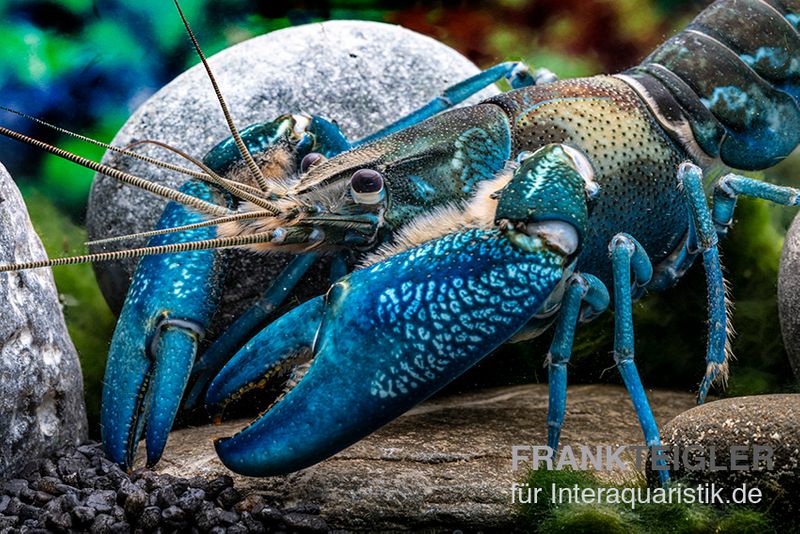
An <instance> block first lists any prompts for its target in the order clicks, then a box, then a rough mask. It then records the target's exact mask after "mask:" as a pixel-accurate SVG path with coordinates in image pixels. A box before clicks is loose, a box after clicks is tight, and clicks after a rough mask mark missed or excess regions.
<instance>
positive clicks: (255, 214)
mask: <svg viewBox="0 0 800 534" xmlns="http://www.w3.org/2000/svg"><path fill="white" fill-rule="evenodd" d="M271 214H272V213H271V212H268V211H248V212H244V213H236V214H234V215H228V216H227V217H218V218H216V219H209V220H207V221H203V222H198V223H193V224H185V225H182V226H173V227H172V228H161V229H160V230H150V231H148V232H138V233H135V234H124V235H118V236H114V237H104V238H102V239H95V240H93V241H87V242H86V243H84V244H85V245H86V246H94V245H107V244H109V243H116V242H119V241H129V240H133V239H142V238H145V237H154V236H157V235H166V234H174V233H177V232H186V231H188V230H196V229H197V228H205V227H207V226H217V225H220V224H224V223H230V222H235V221H241V220H245V219H259V218H261V217H269V216H270V215H271Z"/></svg>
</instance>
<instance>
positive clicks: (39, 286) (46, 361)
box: [0, 165, 86, 479]
mask: <svg viewBox="0 0 800 534" xmlns="http://www.w3.org/2000/svg"><path fill="white" fill-rule="evenodd" d="M45 257H46V254H45V251H44V248H43V247H42V243H41V241H39V237H38V236H37V235H36V233H35V232H34V231H33V227H32V226H31V222H30V219H29V218H28V212H27V211H26V209H25V204H24V203H23V201H22V197H21V196H20V194H19V191H18V190H17V187H16V185H15V184H14V182H13V180H12V179H11V176H9V174H8V172H7V171H6V169H5V167H3V166H2V165H0V263H4V264H5V263H19V262H25V261H30V260H34V259H36V260H38V259H42V258H45ZM0 303H2V305H3V311H2V314H0V317H2V320H0V479H3V478H5V477H6V476H12V475H13V474H14V472H15V470H16V469H18V468H21V467H22V466H23V465H24V464H25V463H26V462H28V461H29V460H31V459H32V458H33V457H35V456H36V455H38V454H40V453H43V452H46V451H52V450H53V449H55V448H58V447H60V446H63V445H68V444H78V443H80V442H82V441H83V440H84V439H85V438H86V413H85V409H84V404H83V379H82V377H81V369H80V365H79V363H78V355H77V353H76V352H75V347H74V346H73V345H72V341H71V340H70V338H69V335H68V334H67V327H66V325H65V324H64V316H63V314H62V313H61V306H60V304H59V302H58V294H57V293H56V287H55V284H54V283H53V275H52V273H51V271H50V269H36V270H30V271H21V272H17V273H0Z"/></svg>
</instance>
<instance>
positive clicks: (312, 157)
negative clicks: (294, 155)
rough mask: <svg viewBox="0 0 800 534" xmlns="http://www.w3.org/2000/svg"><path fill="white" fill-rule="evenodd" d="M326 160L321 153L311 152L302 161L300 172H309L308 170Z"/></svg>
mask: <svg viewBox="0 0 800 534" xmlns="http://www.w3.org/2000/svg"><path fill="white" fill-rule="evenodd" d="M324 159H325V156H323V155H322V154H320V153H319V152H309V153H308V154H306V155H305V156H303V159H301V160H300V172H303V173H305V172H308V169H310V168H311V167H313V166H314V165H316V164H317V163H320V162H321V161H322V160H324Z"/></svg>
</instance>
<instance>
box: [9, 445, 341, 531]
mask: <svg viewBox="0 0 800 534" xmlns="http://www.w3.org/2000/svg"><path fill="white" fill-rule="evenodd" d="M17 476H18V478H15V479H10V480H6V481H2V482H0V530H5V529H12V530H13V531H14V532H16V531H19V530H23V531H25V532H27V533H37V532H41V533H45V532H93V533H114V534H122V533H128V532H153V531H164V532H173V531H178V532H197V533H207V532H219V533H225V532H228V533H233V534H236V533H247V532H254V533H261V532H322V531H327V525H326V523H325V520H324V519H322V517H321V516H320V509H319V506H316V505H307V504H303V505H297V506H293V507H291V508H289V509H286V510H281V509H280V508H278V507H275V506H274V503H271V502H268V501H267V500H266V499H265V498H264V497H263V496H261V495H256V494H253V495H249V496H243V495H242V494H241V493H240V492H239V490H238V489H236V488H235V487H234V484H233V478H231V477H230V476H227V475H223V476H219V477H216V478H214V479H212V480H206V479H204V478H201V477H193V478H191V479H185V478H179V477H174V476H171V475H167V474H157V473H154V472H153V471H151V470H150V469H146V468H140V469H136V470H135V471H133V472H132V473H131V474H130V475H128V473H126V472H124V471H123V470H122V469H120V468H119V467H118V466H117V465H115V464H114V463H113V462H110V461H109V460H108V459H107V458H106V457H105V454H104V453H103V450H102V447H101V446H100V445H99V444H96V443H87V444H85V445H81V446H80V447H77V448H63V449H60V450H58V451H56V452H55V453H54V454H53V455H52V456H51V457H49V458H42V459H38V460H34V461H32V462H30V463H29V464H28V465H26V466H25V467H24V468H23V469H22V470H21V472H20V473H19V474H18V475H17Z"/></svg>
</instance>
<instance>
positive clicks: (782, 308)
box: [778, 215, 800, 381]
mask: <svg viewBox="0 0 800 534" xmlns="http://www.w3.org/2000/svg"><path fill="white" fill-rule="evenodd" d="M778 313H779V316H780V321H781V334H783V344H784V346H785V347H786V352H787V354H788V355H789V361H790V362H791V365H792V370H793V371H794V376H795V377H796V378H797V380H798V381H800V215H798V216H796V217H795V218H794V221H793V222H792V225H791V226H790V227H789V231H788V232H787V233H786V240H785V241H784V243H783V250H782V251H781V266H780V271H779V272H778Z"/></svg>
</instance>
